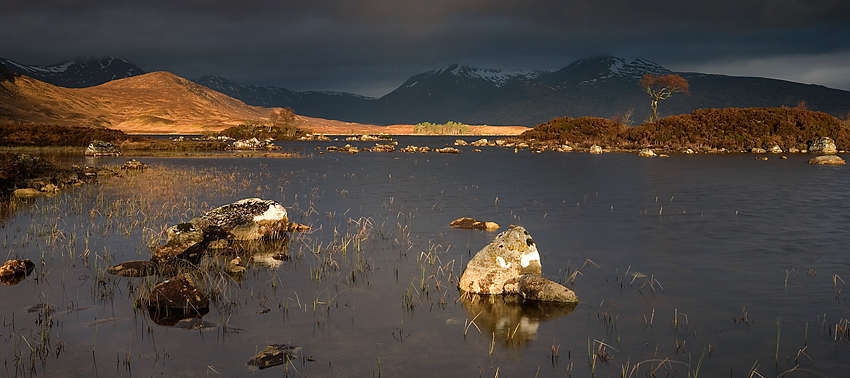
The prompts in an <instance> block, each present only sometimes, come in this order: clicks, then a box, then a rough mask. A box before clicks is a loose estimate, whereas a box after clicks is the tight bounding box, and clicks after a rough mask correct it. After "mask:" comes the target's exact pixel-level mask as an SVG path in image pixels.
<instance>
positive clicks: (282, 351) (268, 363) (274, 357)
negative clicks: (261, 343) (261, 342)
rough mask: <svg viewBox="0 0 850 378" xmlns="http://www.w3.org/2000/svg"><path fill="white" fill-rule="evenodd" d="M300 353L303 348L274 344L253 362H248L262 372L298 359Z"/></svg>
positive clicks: (259, 354)
mask: <svg viewBox="0 0 850 378" xmlns="http://www.w3.org/2000/svg"><path fill="white" fill-rule="evenodd" d="M300 351H301V347H297V346H293V345H288V344H272V345H269V346H267V347H266V348H265V349H263V350H262V351H260V353H257V355H255V356H254V357H253V358H251V360H250V361H248V366H253V367H256V368H259V369H260V370H262V369H267V368H270V367H274V366H278V365H283V364H284V363H287V362H289V361H292V360H294V359H296V358H298V353H299V352H300Z"/></svg>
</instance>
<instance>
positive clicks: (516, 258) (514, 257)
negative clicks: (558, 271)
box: [459, 227, 542, 294]
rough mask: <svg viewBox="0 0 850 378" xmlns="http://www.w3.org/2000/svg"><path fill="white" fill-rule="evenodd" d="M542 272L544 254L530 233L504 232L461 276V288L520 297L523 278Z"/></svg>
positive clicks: (521, 229)
mask: <svg viewBox="0 0 850 378" xmlns="http://www.w3.org/2000/svg"><path fill="white" fill-rule="evenodd" d="M541 271H542V267H541V266H540V254H539V253H537V246H536V245H535V244H534V240H533V239H532V238H531V235H529V234H528V231H526V230H525V228H523V227H514V228H511V229H509V230H507V231H504V232H501V233H499V234H498V235H496V237H495V238H494V239H493V241H492V242H491V243H490V244H488V245H487V246H485V247H484V248H483V249H482V250H480V251H478V253H476V254H475V257H473V258H472V260H470V261H469V263H468V264H467V265H466V269H465V270H464V272H463V275H461V277H460V283H459V285H460V288H461V289H462V290H463V291H468V292H472V293H476V294H517V293H519V287H518V284H519V278H520V276H522V275H524V274H537V275H539V274H540V273H541Z"/></svg>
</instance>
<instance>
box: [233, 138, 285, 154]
mask: <svg viewBox="0 0 850 378" xmlns="http://www.w3.org/2000/svg"><path fill="white" fill-rule="evenodd" d="M230 148H231V149H233V150H252V151H256V150H269V151H271V150H279V149H280V146H275V145H274V144H273V143H272V141H271V139H264V140H260V139H257V138H251V139H245V140H237V141H235V142H233V144H232V145H231V146H230Z"/></svg>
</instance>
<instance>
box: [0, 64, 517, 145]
mask: <svg viewBox="0 0 850 378" xmlns="http://www.w3.org/2000/svg"><path fill="white" fill-rule="evenodd" d="M281 110H282V109H280V108H263V107H259V106H250V105H246V104H245V103H244V102H242V101H240V100H237V99H234V98H232V97H229V96H227V95H225V94H222V93H219V92H216V91H214V90H212V89H209V88H207V87H204V86H201V85H198V84H195V83H193V82H191V81H189V80H186V79H184V78H181V77H179V76H177V75H174V74H171V73H168V72H153V73H149V74H144V75H139V76H134V77H130V78H126V79H119V80H114V81H111V82H108V83H106V84H102V85H98V86H95V87H89V88H73V89H72V88H62V87H57V86H54V85H51V84H47V83H45V82H42V81H39V80H36V79H33V78H30V77H27V76H23V75H19V74H15V73H12V72H10V71H8V70H6V69H5V68H4V67H2V66H0V120H2V121H5V122H16V123H26V124H44V125H57V126H82V127H106V128H111V129H118V130H121V131H124V132H126V133H130V134H172V133H173V134H190V133H202V132H205V131H221V130H223V129H225V128H228V127H231V126H235V125H239V124H241V123H243V122H246V121H257V120H262V119H264V118H268V117H270V116H271V115H272V114H273V113H275V112H280V111H281ZM293 126H296V127H299V128H302V129H310V130H312V131H313V132H316V133H324V134H362V133H395V134H411V133H412V129H413V126H412V125H398V126H394V127H393V126H390V127H383V126H374V125H362V124H358V123H349V122H342V121H334V120H325V119H320V118H311V117H304V116H296V117H295V120H294V124H293ZM472 129H473V130H475V131H477V132H479V133H480V134H519V133H520V132H522V131H525V130H526V128H498V129H497V130H490V128H489V127H487V126H473V127H472Z"/></svg>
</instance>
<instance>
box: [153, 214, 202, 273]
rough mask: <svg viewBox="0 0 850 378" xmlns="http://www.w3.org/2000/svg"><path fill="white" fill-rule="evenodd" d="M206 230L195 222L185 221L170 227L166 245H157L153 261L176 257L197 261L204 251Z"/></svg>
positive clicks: (164, 260)
mask: <svg viewBox="0 0 850 378" xmlns="http://www.w3.org/2000/svg"><path fill="white" fill-rule="evenodd" d="M203 242H204V231H203V230H202V229H201V228H200V227H198V226H197V225H195V224H194V223H190V222H185V223H180V224H178V225H175V226H171V227H170V228H169V229H168V240H167V241H166V242H165V245H161V246H159V247H157V249H156V251H155V252H154V255H153V257H151V261H153V262H157V263H168V262H170V261H172V260H173V259H175V258H180V259H183V260H186V261H190V262H193V263H197V262H198V261H200V258H201V255H202V254H203V252H204V245H203Z"/></svg>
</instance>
